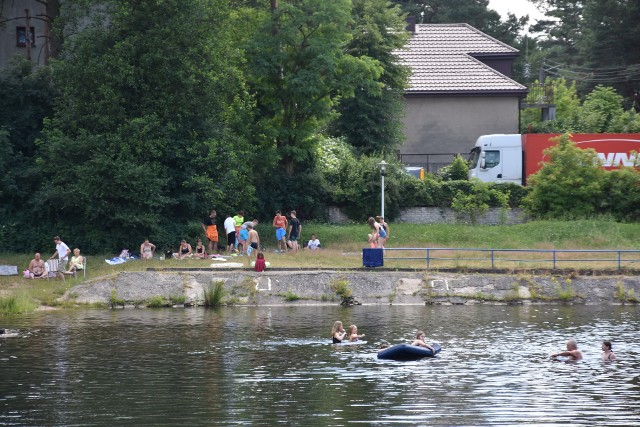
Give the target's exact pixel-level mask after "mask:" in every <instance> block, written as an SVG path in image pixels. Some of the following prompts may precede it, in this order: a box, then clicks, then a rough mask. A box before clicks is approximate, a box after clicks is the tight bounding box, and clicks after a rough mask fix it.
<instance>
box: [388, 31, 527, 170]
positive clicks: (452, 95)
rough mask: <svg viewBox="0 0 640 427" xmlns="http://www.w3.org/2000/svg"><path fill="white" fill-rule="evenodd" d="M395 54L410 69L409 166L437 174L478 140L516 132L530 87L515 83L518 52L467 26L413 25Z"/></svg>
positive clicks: (404, 157) (404, 152)
mask: <svg viewBox="0 0 640 427" xmlns="http://www.w3.org/2000/svg"><path fill="white" fill-rule="evenodd" d="M408 28H409V30H410V31H411V32H412V36H411V38H410V39H409V41H408V43H407V44H406V46H405V48H404V49H402V50H401V51H398V52H396V54H397V55H398V57H399V58H400V60H401V62H402V63H403V64H405V65H407V66H408V67H409V68H410V70H411V75H410V78H409V85H408V88H407V90H406V93H405V100H406V111H405V118H404V128H405V143H404V145H403V146H402V147H401V149H400V157H401V161H402V162H403V163H405V164H410V165H420V166H427V167H428V170H430V171H433V170H435V169H437V168H438V167H440V166H442V165H445V164H449V163H450V162H451V160H452V158H453V155H454V154H456V153H462V154H466V153H468V152H469V150H470V149H471V147H473V144H474V143H475V140H476V139H477V138H478V137H479V136H480V135H485V134H491V133H518V130H519V129H518V127H519V126H518V122H519V104H520V99H521V98H523V97H524V96H525V95H526V94H527V88H526V86H523V85H521V84H520V83H518V82H516V81H514V80H512V79H511V67H512V64H513V61H514V60H515V59H516V58H517V56H518V53H519V52H518V50H517V49H515V48H513V47H511V46H509V45H507V44H505V43H502V42H500V41H498V40H496V39H494V38H492V37H490V36H488V35H486V34H484V33H483V32H481V31H479V30H477V29H476V28H474V27H472V26H470V25H468V24H418V25H410V26H409V27H408Z"/></svg>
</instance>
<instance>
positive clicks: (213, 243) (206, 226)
mask: <svg viewBox="0 0 640 427" xmlns="http://www.w3.org/2000/svg"><path fill="white" fill-rule="evenodd" d="M217 215H218V214H217V213H216V211H215V210H213V209H212V210H211V212H209V216H208V217H206V218H205V219H204V221H202V229H203V230H204V234H205V235H206V236H207V239H209V253H210V254H215V253H216V252H218V229H217V228H216V216H217Z"/></svg>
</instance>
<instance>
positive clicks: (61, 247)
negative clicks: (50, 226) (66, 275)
mask: <svg viewBox="0 0 640 427" xmlns="http://www.w3.org/2000/svg"><path fill="white" fill-rule="evenodd" d="M53 242H54V243H55V244H56V251H55V252H54V253H53V255H51V257H49V259H53V258H54V257H55V256H56V254H58V271H59V272H62V271H64V270H65V267H66V266H67V262H69V254H70V253H71V249H69V246H67V245H66V244H65V243H64V242H63V241H62V240H60V236H56V237H54V238H53ZM60 274H62V273H60Z"/></svg>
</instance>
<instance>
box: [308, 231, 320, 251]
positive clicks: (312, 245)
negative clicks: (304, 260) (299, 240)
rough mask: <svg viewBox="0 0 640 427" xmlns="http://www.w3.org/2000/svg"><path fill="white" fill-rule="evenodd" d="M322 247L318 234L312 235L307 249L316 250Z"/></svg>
mask: <svg viewBox="0 0 640 427" xmlns="http://www.w3.org/2000/svg"><path fill="white" fill-rule="evenodd" d="M319 248H320V240H318V236H316V235H315V234H312V235H311V240H309V243H307V249H309V250H310V251H315V250H316V249H319Z"/></svg>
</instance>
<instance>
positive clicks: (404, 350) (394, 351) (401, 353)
mask: <svg viewBox="0 0 640 427" xmlns="http://www.w3.org/2000/svg"><path fill="white" fill-rule="evenodd" d="M431 346H432V347H433V348H434V349H435V352H432V351H431V350H429V349H428V348H424V347H418V346H417V345H411V344H398V345H394V346H393V347H389V348H385V349H384V350H380V351H379V352H378V359H389V360H418V359H422V358H423V357H435V355H436V354H438V353H440V350H441V348H440V344H436V343H433V344H431Z"/></svg>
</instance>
